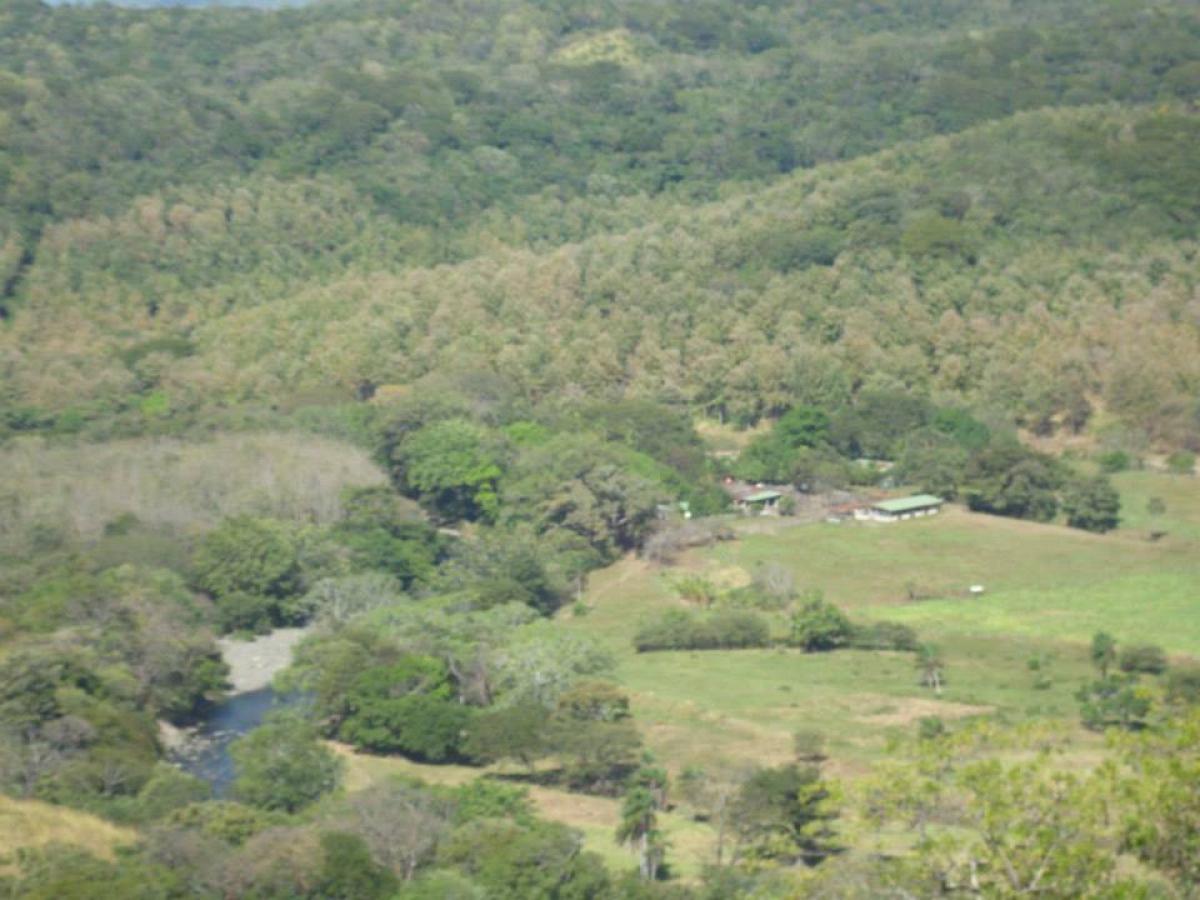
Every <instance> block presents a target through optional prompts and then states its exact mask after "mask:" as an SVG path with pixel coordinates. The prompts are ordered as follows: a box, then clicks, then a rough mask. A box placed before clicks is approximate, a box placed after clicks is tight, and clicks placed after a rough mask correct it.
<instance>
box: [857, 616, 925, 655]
mask: <svg viewBox="0 0 1200 900" xmlns="http://www.w3.org/2000/svg"><path fill="white" fill-rule="evenodd" d="M850 646H851V647H854V648H855V649H857V650H906V651H916V649H917V647H918V646H920V642H919V641H918V640H917V633H916V632H915V631H913V630H912V629H911V628H909V627H908V626H907V625H905V624H903V623H901V622H868V623H866V624H864V625H856V626H855V627H854V630H853V631H852V633H851V635H850Z"/></svg>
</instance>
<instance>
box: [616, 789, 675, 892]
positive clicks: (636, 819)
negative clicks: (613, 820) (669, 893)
mask: <svg viewBox="0 0 1200 900" xmlns="http://www.w3.org/2000/svg"><path fill="white" fill-rule="evenodd" d="M617 842H618V843H620V844H628V845H629V846H631V847H635V848H636V849H637V852H638V873H639V874H640V875H641V876H642V878H643V879H645V880H646V881H653V880H654V879H655V878H657V877H658V869H659V867H660V866H661V865H662V862H663V856H664V855H665V853H666V845H665V844H664V843H663V840H662V835H661V834H660V833H659V831H658V799H657V798H656V797H655V796H654V792H652V791H650V790H649V789H647V788H644V787H634V788H632V789H630V791H629V793H627V794H626V795H625V802H624V804H623V805H622V806H621V824H620V825H618V826H617Z"/></svg>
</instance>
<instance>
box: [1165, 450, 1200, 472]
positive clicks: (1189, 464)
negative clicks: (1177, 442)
mask: <svg viewBox="0 0 1200 900" xmlns="http://www.w3.org/2000/svg"><path fill="white" fill-rule="evenodd" d="M1195 470H1196V454H1195V453H1190V452H1188V451H1187V450H1180V451H1178V452H1177V453H1172V454H1171V455H1170V456H1168V457H1167V471H1168V472H1170V473H1171V474H1172V475H1191V474H1192V473H1193V472H1194V471H1195Z"/></svg>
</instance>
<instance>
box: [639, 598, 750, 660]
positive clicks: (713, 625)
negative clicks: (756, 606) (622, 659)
mask: <svg viewBox="0 0 1200 900" xmlns="http://www.w3.org/2000/svg"><path fill="white" fill-rule="evenodd" d="M770 638H771V630H770V628H769V627H768V625H767V622H766V620H765V619H763V618H762V617H761V616H758V615H756V614H755V613H752V612H746V611H744V610H733V609H727V610H721V611H720V612H716V613H713V614H711V615H707V616H698V615H695V614H693V613H688V612H685V611H683V610H670V611H668V612H666V613H664V614H663V615H662V617H661V618H659V620H658V621H657V622H652V623H650V624H648V625H645V626H643V627H642V628H641V630H639V631H638V633H637V635H636V637H634V646H635V647H636V648H637V650H638V652H639V653H645V652H648V651H653V650H718V649H734V648H740V647H765V646H767V644H768V643H769V642H770Z"/></svg>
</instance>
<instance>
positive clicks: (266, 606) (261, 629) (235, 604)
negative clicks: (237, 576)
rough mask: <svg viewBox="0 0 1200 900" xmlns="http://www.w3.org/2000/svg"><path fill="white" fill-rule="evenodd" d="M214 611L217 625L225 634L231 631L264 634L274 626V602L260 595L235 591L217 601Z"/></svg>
mask: <svg viewBox="0 0 1200 900" xmlns="http://www.w3.org/2000/svg"><path fill="white" fill-rule="evenodd" d="M216 610H217V625H218V626H219V627H220V629H221V631H222V632H224V633H226V634H228V633H229V632H232V631H251V632H254V633H255V634H265V633H266V632H268V631H270V630H271V626H272V625H273V624H274V621H275V611H276V601H275V600H273V599H271V598H270V597H264V596H262V595H261V594H247V593H245V592H243V591H237V592H235V593H232V594H226V595H225V596H224V597H222V598H221V599H219V600H218V601H217V602H216Z"/></svg>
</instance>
